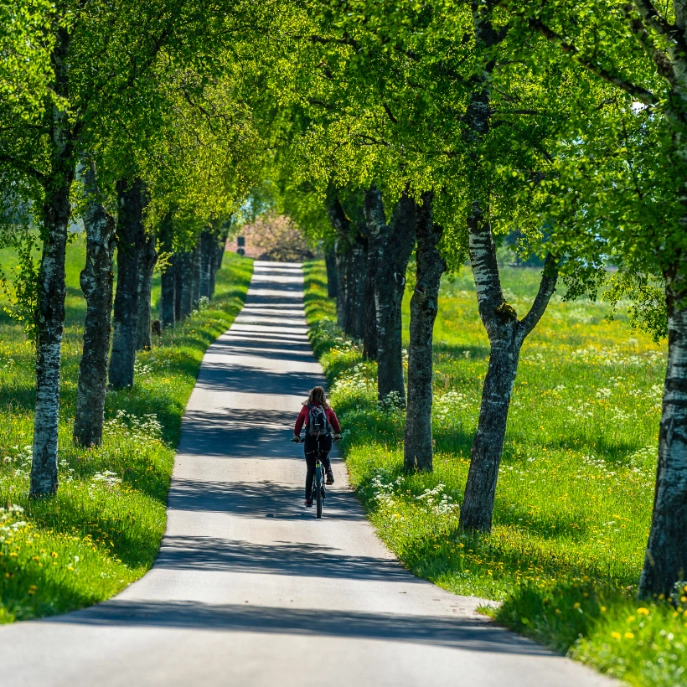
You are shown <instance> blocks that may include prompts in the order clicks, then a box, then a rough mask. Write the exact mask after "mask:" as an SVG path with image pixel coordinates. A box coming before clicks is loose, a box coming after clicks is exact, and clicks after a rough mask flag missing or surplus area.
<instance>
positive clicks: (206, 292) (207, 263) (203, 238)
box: [198, 230, 215, 300]
mask: <svg viewBox="0 0 687 687" xmlns="http://www.w3.org/2000/svg"><path fill="white" fill-rule="evenodd" d="M214 245H215V237H214V236H213V234H212V232H211V231H208V230H206V231H204V232H202V233H201V235H200V242H199V243H198V249H199V251H200V290H199V293H200V298H207V299H208V300H210V297H211V295H212V294H211V284H212V263H213V262H214V251H213V249H214Z"/></svg>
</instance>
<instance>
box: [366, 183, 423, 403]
mask: <svg viewBox="0 0 687 687" xmlns="http://www.w3.org/2000/svg"><path fill="white" fill-rule="evenodd" d="M416 207H417V205H416V203H415V201H414V200H412V199H411V198H409V197H408V195H407V194H405V193H404V194H403V196H401V199H400V200H399V201H398V204H397V205H396V208H395V210H394V215H393V217H392V220H391V226H390V227H389V235H388V237H387V240H386V242H385V244H384V245H383V247H382V251H381V253H380V257H379V277H378V279H377V281H376V283H375V294H374V298H375V306H376V307H375V309H376V313H377V396H378V398H379V400H380V401H383V400H384V399H386V398H387V397H388V396H389V394H393V397H394V399H395V402H396V403H398V404H400V405H405V402H406V394H405V385H404V382H403V340H402V336H403V322H402V315H401V306H402V305H403V294H404V293H405V285H406V276H405V275H406V271H407V269H408V260H410V255H411V253H412V252H413V247H414V245H415V223H416V219H417V213H416Z"/></svg>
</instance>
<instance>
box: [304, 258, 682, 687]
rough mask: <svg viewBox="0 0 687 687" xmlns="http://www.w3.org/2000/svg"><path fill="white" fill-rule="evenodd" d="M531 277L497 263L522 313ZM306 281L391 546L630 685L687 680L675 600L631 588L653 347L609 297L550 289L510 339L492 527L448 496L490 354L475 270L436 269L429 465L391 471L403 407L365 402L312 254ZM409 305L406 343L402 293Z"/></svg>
mask: <svg viewBox="0 0 687 687" xmlns="http://www.w3.org/2000/svg"><path fill="white" fill-rule="evenodd" d="M538 278H539V274H538V271H537V270H533V269H523V268H520V269H517V268H511V269H509V268H505V269H503V274H502V281H503V284H504V287H505V295H506V298H507V299H508V301H509V302H510V304H511V305H512V306H513V307H514V308H515V309H516V311H518V313H519V315H520V316H522V315H523V314H524V313H525V312H526V310H527V308H528V307H529V304H530V303H531V302H532V300H533V298H534V295H535V293H536V289H537V283H538ZM306 289H307V296H306V314H307V317H308V321H309V323H310V325H311V327H312V330H311V339H312V341H313V346H314V349H315V352H316V354H317V355H318V356H319V358H320V361H321V362H322V364H323V367H324V369H325V372H326V373H327V376H328V379H329V382H330V389H331V399H332V403H333V405H334V407H335V408H336V410H337V413H339V416H340V418H341V420H342V424H343V426H344V428H345V429H346V430H347V433H346V436H345V440H344V442H343V450H344V454H345V457H346V462H347V465H348V469H349V473H350V475H351V480H352V483H353V485H354V487H355V488H356V489H357V491H358V493H359V495H360V497H361V499H362V501H363V503H364V505H365V507H366V509H367V512H368V515H369V517H370V519H371V521H372V522H373V524H374V525H375V526H376V528H377V530H378V532H379V534H380V536H381V537H382V539H383V540H384V541H385V542H386V543H387V544H388V545H389V547H390V548H391V549H392V550H393V551H394V552H395V553H396V554H397V555H398V557H399V558H400V559H401V561H403V563H404V564H405V565H406V566H407V567H408V568H409V569H410V570H411V571H412V572H414V573H415V574H417V575H419V576H421V577H424V578H426V579H429V580H431V581H432V582H434V583H435V584H438V585H439V586H441V587H443V588H445V589H448V590H450V591H452V592H455V593H458V594H468V595H474V596H479V597H483V598H487V599H494V600H498V601H502V602H503V604H502V605H501V606H500V608H499V609H497V610H496V611H494V612H493V614H494V615H495V617H496V619H497V620H498V621H499V622H502V623H504V624H506V625H508V626H510V627H512V628H514V629H517V630H519V631H521V632H523V633H525V634H528V635H530V636H533V637H535V638H536V639H538V640H539V641H541V642H543V643H545V644H547V645H548V646H550V647H552V648H554V649H556V650H558V651H560V652H563V653H570V655H572V656H574V657H576V658H577V659H579V660H582V661H585V662H588V663H590V664H592V665H594V666H597V667H598V668H600V669H601V670H603V671H605V672H607V673H609V674H612V675H615V676H617V677H621V678H623V679H625V680H627V681H629V682H631V683H632V684H636V685H652V686H653V685H657V684H661V685H663V684H665V685H669V684H670V685H677V684H685V682H687V675H686V674H685V671H686V670H687V655H686V654H685V650H684V647H685V646H687V627H686V625H685V621H687V617H685V616H684V613H683V612H682V611H679V610H676V609H675V608H673V606H671V605H670V604H668V603H666V602H658V603H656V604H642V603H640V602H638V601H637V600H636V598H635V596H636V583H637V581H638V579H639V575H640V572H641V567H642V563H643V559H644V551H645V547H646V542H647V537H648V531H649V525H650V520H651V507H652V503H653V490H654V477H655V471H656V461H657V439H656V433H657V429H658V422H659V418H660V411H661V394H662V386H663V377H664V375H665V360H666V357H665V356H666V353H665V348H664V347H663V346H659V345H656V344H654V343H653V342H652V341H651V339H650V338H649V337H647V336H645V335H643V334H641V333H638V332H634V331H632V330H631V328H630V326H629V323H628V321H627V318H626V317H625V316H624V315H623V314H622V313H621V315H620V316H619V317H617V318H616V319H615V320H613V321H609V320H608V319H607V316H608V315H609V313H610V307H609V306H608V305H607V304H605V303H596V302H591V301H580V302H577V303H572V304H570V303H563V302H562V300H561V298H560V297H558V296H555V297H554V299H553V302H552V303H551V305H550V307H549V309H548V311H547V313H546V315H545V316H544V318H543V319H542V321H541V323H540V325H539V326H538V327H537V329H536V330H535V331H534V332H533V333H532V335H531V336H530V337H529V338H528V340H527V341H526V343H525V345H524V346H523V351H522V355H521V362H520V369H519V372H518V378H517V380H516V383H515V389H514V394H513V402H512V405H511V411H510V415H509V423H508V433H507V436H506V442H505V448H504V453H503V462H502V465H501V469H500V473H499V485H498V491H497V499H496V504H495V510H494V527H493V531H492V534H491V535H490V536H483V535H468V534H464V533H461V532H460V531H459V528H458V521H459V515H460V503H461V500H462V497H463V491H464V488H465V481H466V479H467V472H468V467H469V460H470V450H471V446H472V440H473V437H474V433H475V430H476V426H477V418H478V413H479V403H480V400H481V388H482V382H483V379H484V375H485V374H486V367H487V357H488V354H489V349H488V341H487V338H486V334H485V332H484V328H483V326H482V324H481V322H480V320H479V315H478V312H477V303H476V296H475V293H474V285H473V284H472V283H471V280H470V279H469V277H468V276H464V277H458V278H455V279H453V280H449V279H445V280H444V282H443V284H442V288H441V292H440V299H439V301H440V305H439V315H438V317H437V322H436V326H435V347H434V394H435V396H434V409H433V433H434V439H435V456H434V471H433V472H432V473H431V474H425V473H414V474H407V473H405V472H404V471H403V431H404V424H405V413H404V411H402V410H399V409H397V408H394V407H393V406H388V407H384V406H380V405H379V404H377V402H376V382H375V379H376V368H375V364H374V363H370V362H367V361H364V360H363V358H362V350H361V347H360V346H358V345H357V344H356V343H355V342H351V341H348V340H346V339H345V337H343V336H342V335H341V333H340V331H339V330H338V329H337V327H336V325H335V318H336V315H335V307H334V302H333V301H330V300H329V299H327V297H326V277H325V272H324V269H323V266H322V265H321V264H320V263H317V262H312V263H309V264H308V265H307V266H306ZM404 308H405V313H404V314H405V318H404V319H405V325H406V332H405V334H404V336H405V341H406V342H407V323H408V319H409V316H408V301H407V299H406V302H405V304H404ZM681 596H682V594H680V595H678V596H677V597H676V600H677V602H678V603H683V602H680V601H679V598H681ZM673 601H675V600H673ZM685 601H687V596H686V597H685ZM640 609H645V611H646V613H645V611H643V610H640ZM628 618H632V620H631V621H629V622H628ZM640 623H643V625H642V627H640V626H639V624H640ZM662 630H665V632H664V633H663V634H661V631H662ZM680 676H681V677H680ZM678 677H679V679H678ZM671 680H672V682H671Z"/></svg>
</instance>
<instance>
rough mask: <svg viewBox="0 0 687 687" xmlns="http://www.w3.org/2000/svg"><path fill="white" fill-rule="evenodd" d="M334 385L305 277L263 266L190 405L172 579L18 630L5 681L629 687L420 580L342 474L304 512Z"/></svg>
mask: <svg viewBox="0 0 687 687" xmlns="http://www.w3.org/2000/svg"><path fill="white" fill-rule="evenodd" d="M323 381H324V379H323V376H322V370H321V368H320V366H319V364H318V363H317V362H316V360H315V358H314V357H313V355H312V351H311V348H310V345H309V343H308V338H307V328H306V324H305V319H304V312H303V277H302V272H301V268H300V265H297V264H275V263H261V262H257V263H256V264H255V274H254V277H253V281H252V284H251V289H250V292H249V294H248V299H247V301H246V305H245V307H244V309H243V311H242V313H241V314H240V316H239V317H238V318H237V319H236V321H235V323H234V325H233V326H232V328H231V329H230V330H229V331H228V332H227V333H226V334H224V335H223V336H222V337H220V338H219V339H218V340H217V341H216V342H215V343H214V344H213V345H212V346H211V347H210V348H209V350H208V351H207V353H206V355H205V359H204V361H203V365H202V368H201V371H200V375H199V378H198V383H197V386H196V388H195V390H194V392H193V395H192V396H191V399H190V401H189V405H188V408H187V410H186V416H185V418H184V424H183V433H182V439H181V443H180V445H179V451H178V454H177V458H176V464H175V468H174V477H173V482H172V487H171V491H170V494H169V511H168V516H169V517H168V523H167V532H166V534H165V537H164V540H163V542H162V549H161V551H160V556H159V558H158V560H157V562H156V564H155V566H154V568H153V569H152V570H151V571H150V572H149V573H148V574H147V575H146V576H145V577H144V578H143V579H142V580H140V581H139V582H137V583H135V584H133V585H131V586H130V587H129V588H128V589H126V590H125V591H124V592H123V593H122V594H120V595H119V596H117V597H116V598H115V599H113V600H111V601H109V602H107V603H104V604H100V605H99V606H95V607H93V608H90V609H87V610H84V611H80V612H77V613H71V614H69V615H65V616H61V617H57V618H51V619H46V620H40V621H31V622H24V623H17V624H15V625H11V626H4V627H2V628H0V685H2V686H3V687H34V686H38V685H40V686H41V687H46V686H48V687H51V686H53V685H54V686H58V685H59V686H63V685H64V686H65V687H67V686H68V687H81V686H84V687H85V686H88V687H93V686H98V687H114V686H120V685H121V686H122V687H138V686H139V685H141V686H143V685H145V686H146V687H147V686H149V685H164V686H166V687H168V686H169V687H171V686H174V687H176V686H179V687H181V686H182V685H183V687H195V686H196V685H209V686H211V687H214V686H215V685H223V686H224V685H242V686H243V687H262V686H263V685H264V686H269V687H275V686H276V687H291V686H292V685H293V686H299V687H309V686H310V685H312V686H315V685H317V687H322V686H323V685H331V686H338V685H341V686H344V685H346V686H351V687H366V686H368V685H369V686H373V685H374V686H375V687H378V686H380V685H390V686H392V685H393V686H394V687H405V686H407V687H411V686H413V687H415V686H420V685H426V684H427V685H432V687H441V686H443V685H451V686H458V685H471V686H475V687H487V686H494V687H496V686H499V687H520V686H522V687H525V686H527V687H533V686H535V687H537V686H542V687H554V686H555V687H559V686H560V687H588V686H589V687H591V686H592V685H599V686H600V685H610V684H612V683H611V682H610V681H608V680H606V679H604V678H602V677H600V676H598V675H597V674H595V673H593V672H592V671H591V670H588V669H586V668H584V667H583V666H581V665H578V664H575V663H573V662H572V661H569V660H566V659H564V658H561V657H558V656H554V655H553V654H551V653H549V652H547V651H545V650H544V649H542V648H541V647H539V646H537V645H536V644H534V643H532V642H529V641H527V640H525V639H523V638H520V637H518V636H516V635H514V634H512V633H509V632H507V631H505V630H502V629H501V628H499V627H497V626H495V625H494V624H493V623H491V622H489V621H487V620H486V619H485V618H484V617H482V616H480V615H478V614H477V613H476V612H475V610H474V609H475V606H476V604H477V601H476V600H475V599H471V598H467V597H459V596H454V595H452V594H449V593H447V592H444V591H442V590H441V589H438V588H437V587H435V586H433V585H432V584H429V583H428V582H424V581H422V580H418V579H416V578H415V577H413V576H412V575H410V574H409V573H408V572H406V571H405V570H403V569H402V568H401V566H400V565H399V564H398V563H397V562H396V561H395V559H394V558H393V556H391V554H390V553H389V552H388V551H387V550H386V549H385V547H384V546H383V545H382V544H381V542H380V541H379V540H378V539H377V537H376V535H375V533H374V530H373V529H372V527H371V525H370V524H369V523H368V522H367V521H366V520H365V518H364V516H363V513H362V510H361V508H360V506H359V505H358V503H357V501H356V499H355V497H354V495H353V493H352V492H351V490H350V488H349V486H348V483H347V480H346V476H345V468H344V466H343V465H342V464H341V463H340V462H339V461H338V460H336V461H335V463H334V469H335V473H336V477H337V481H336V485H335V486H334V487H333V488H332V489H331V490H330V491H329V496H328V498H327V501H326V507H325V517H324V518H323V519H322V520H317V519H316V518H315V515H314V513H313V511H312V510H307V509H305V508H304V507H303V505H302V499H303V493H302V492H303V482H304V475H305V464H304V460H303V458H302V452H301V451H302V449H301V447H300V446H298V445H295V444H291V443H289V437H290V435H291V431H292V425H293V423H294V421H295V417H296V414H297V412H298V410H299V408H300V405H301V402H302V401H303V399H304V397H305V396H306V393H307V391H308V390H309V389H310V387H312V386H314V385H315V384H321V383H323ZM351 429H353V431H355V428H354V427H353V428H351Z"/></svg>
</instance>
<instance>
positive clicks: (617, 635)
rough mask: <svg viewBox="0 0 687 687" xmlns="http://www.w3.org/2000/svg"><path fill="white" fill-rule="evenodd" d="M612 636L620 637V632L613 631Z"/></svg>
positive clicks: (614, 637)
mask: <svg viewBox="0 0 687 687" xmlns="http://www.w3.org/2000/svg"><path fill="white" fill-rule="evenodd" d="M611 637H613V639H620V632H611Z"/></svg>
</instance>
